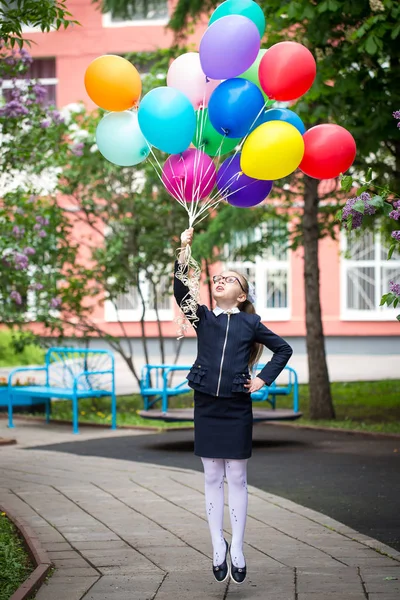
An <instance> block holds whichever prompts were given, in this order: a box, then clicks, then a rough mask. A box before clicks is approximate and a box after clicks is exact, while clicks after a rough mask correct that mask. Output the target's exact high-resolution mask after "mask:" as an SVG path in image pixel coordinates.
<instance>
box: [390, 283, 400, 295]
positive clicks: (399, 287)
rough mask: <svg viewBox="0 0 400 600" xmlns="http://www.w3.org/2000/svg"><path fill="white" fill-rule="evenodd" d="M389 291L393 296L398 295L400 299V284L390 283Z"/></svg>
mask: <svg viewBox="0 0 400 600" xmlns="http://www.w3.org/2000/svg"><path fill="white" fill-rule="evenodd" d="M389 284H390V285H389V289H390V291H391V292H392V293H393V294H396V296H398V297H399V298H400V283H395V282H394V281H389Z"/></svg>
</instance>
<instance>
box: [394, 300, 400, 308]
mask: <svg viewBox="0 0 400 600" xmlns="http://www.w3.org/2000/svg"><path fill="white" fill-rule="evenodd" d="M398 303H399V298H396V300H395V301H394V302H393V308H397V305H398Z"/></svg>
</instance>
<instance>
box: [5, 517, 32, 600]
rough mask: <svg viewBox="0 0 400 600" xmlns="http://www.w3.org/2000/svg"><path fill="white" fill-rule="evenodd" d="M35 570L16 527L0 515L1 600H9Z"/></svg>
mask: <svg viewBox="0 0 400 600" xmlns="http://www.w3.org/2000/svg"><path fill="white" fill-rule="evenodd" d="M33 570H34V566H33V565H32V563H31V561H30V558H29V555H28V554H27V552H26V551H25V548H24V545H23V542H22V540H21V538H20V537H19V535H18V531H17V529H16V527H15V526H14V524H13V523H11V521H10V520H9V519H7V515H6V514H5V513H0V600H8V599H9V598H10V597H11V596H12V594H13V593H14V592H15V591H16V590H17V589H18V588H19V586H20V585H21V584H22V583H23V582H24V581H25V579H27V577H28V576H29V575H30V573H31V572H32V571H33Z"/></svg>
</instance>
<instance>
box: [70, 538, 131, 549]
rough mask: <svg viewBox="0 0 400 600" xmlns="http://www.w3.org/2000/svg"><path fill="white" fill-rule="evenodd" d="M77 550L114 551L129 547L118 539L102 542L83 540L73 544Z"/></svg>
mask: <svg viewBox="0 0 400 600" xmlns="http://www.w3.org/2000/svg"><path fill="white" fill-rule="evenodd" d="M73 546H74V548H76V549H77V550H80V551H81V550H101V549H104V550H115V549H116V548H129V546H128V545H127V544H126V543H125V542H124V541H123V540H120V539H117V540H108V541H107V542H103V541H92V540H84V541H79V542H74V543H73Z"/></svg>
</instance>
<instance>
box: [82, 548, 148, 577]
mask: <svg viewBox="0 0 400 600" xmlns="http://www.w3.org/2000/svg"><path fill="white" fill-rule="evenodd" d="M81 552H82V554H83V556H85V557H86V558H87V559H88V560H90V562H91V563H92V564H93V565H95V566H96V567H113V566H115V567H121V566H126V565H132V566H133V567H134V568H135V569H136V570H137V572H138V573H140V572H141V571H151V570H152V569H154V568H155V566H154V564H153V563H152V562H150V561H149V560H147V559H146V558H145V557H144V556H143V555H142V554H140V553H139V552H136V550H133V549H132V548H129V547H127V548H116V549H113V550H105V549H101V550H81Z"/></svg>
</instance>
